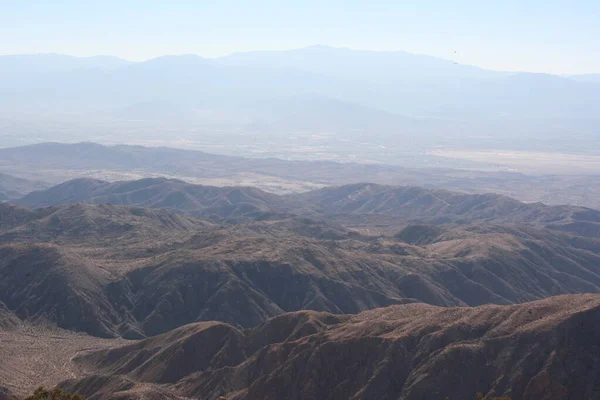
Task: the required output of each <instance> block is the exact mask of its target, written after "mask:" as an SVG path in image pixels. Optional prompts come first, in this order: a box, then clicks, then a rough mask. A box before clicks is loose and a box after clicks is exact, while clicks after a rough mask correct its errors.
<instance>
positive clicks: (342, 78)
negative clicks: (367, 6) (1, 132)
mask: <svg viewBox="0 0 600 400" xmlns="http://www.w3.org/2000/svg"><path fill="white" fill-rule="evenodd" d="M0 74H2V76H5V77H10V79H3V81H2V83H1V84H0V104H2V106H3V107H4V108H5V109H6V110H11V109H15V110H16V109H19V110H20V111H26V110H30V111H36V110H37V111H40V110H44V111H53V112H59V113H64V112H69V113H73V112H88V113H90V112H92V113H98V112H99V111H101V110H107V109H114V114H113V116H119V118H139V116H140V113H139V111H138V112H137V113H132V114H129V113H128V112H127V110H130V111H131V107H133V106H135V105H138V106H139V105H140V104H157V102H158V104H163V107H164V108H165V109H167V110H172V112H175V110H177V111H176V113H177V114H180V113H184V112H185V113H188V118H192V119H196V120H198V121H199V120H202V117H201V115H202V113H200V114H198V112H199V111H206V110H212V111H213V112H226V113H231V114H235V115H238V116H239V117H240V118H241V117H242V116H243V117H244V118H242V119H246V118H250V119H251V120H253V121H254V122H264V120H263V119H262V115H261V114H260V113H257V112H256V110H254V109H253V104H256V103H257V102H266V101H271V102H273V104H277V100H276V99H277V98H278V97H281V96H284V97H289V96H292V97H293V96H302V95H305V94H314V95H319V96H323V97H326V98H330V99H335V100H339V101H343V102H349V103H354V104H355V106H354V107H358V106H363V107H367V108H377V109H380V110H384V111H387V112H390V113H394V114H399V115H406V116H412V117H414V116H429V117H444V118H451V119H456V118H461V119H465V118H466V119H470V118H497V117H507V116H508V117H513V118H517V117H518V118H534V117H535V118H546V117H548V116H552V117H554V118H556V117H570V118H571V117H578V118H579V117H581V118H583V117H585V118H597V115H596V113H595V109H594V107H593V104H597V103H598V100H599V96H600V94H599V93H600V90H599V88H598V82H597V79H596V78H595V77H594V76H593V75H587V76H575V77H558V76H551V75H544V74H531V73H519V72H515V73H507V72H495V71H487V70H484V69H481V68H477V67H472V66H466V65H459V64H456V63H455V62H454V61H451V60H442V59H438V58H434V57H429V56H421V55H414V54H409V53H404V52H375V51H356V50H350V49H339V48H332V47H327V46H314V47H309V48H305V49H299V50H290V51H274V52H250V53H237V54H232V55H230V56H227V57H223V58H219V59H204V58H201V57H199V56H195V55H185V56H164V57H159V58H156V59H152V60H148V61H145V62H135V63H134V62H128V61H125V60H121V59H118V58H114V57H89V58H78V57H69V56H63V55H52V54H46V55H25V56H2V57H0ZM299 99H302V97H300V98H299ZM296 101H301V100H296ZM322 111H323V112H325V113H327V108H324V109H323V110H322ZM357 111H359V110H358V109H357ZM103 112H105V111H103ZM131 112H132V111H131ZM142 115H143V114H142ZM359 115H360V111H359V112H358V113H356V112H355V113H354V118H358V116H359ZM148 117H149V116H148ZM144 118H146V117H144ZM164 118H167V119H168V118H171V114H167V115H164ZM331 118H335V115H332V116H331ZM399 122H400V121H394V124H393V125H391V126H392V127H399V128H401V127H402V124H401V123H399ZM313 123H314V122H313ZM294 129H298V127H295V128H294ZM319 129H324V128H323V127H319Z"/></svg>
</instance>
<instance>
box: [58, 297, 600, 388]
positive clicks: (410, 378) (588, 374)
mask: <svg viewBox="0 0 600 400" xmlns="http://www.w3.org/2000/svg"><path fill="white" fill-rule="evenodd" d="M599 321H600V297H599V296H598V295H572V296H560V297H553V298H550V299H546V300H541V301H537V302H533V303H525V304H520V305H514V306H494V305H488V306H482V307H476V308H464V307H463V308H439V307H434V306H429V305H424V304H412V305H402V306H392V307H388V308H383V309H377V310H372V311H366V312H363V313H361V314H358V315H355V316H333V315H331V314H326V313H315V312H307V311H304V312H299V313H291V314H285V315H282V316H280V317H276V318H273V319H270V320H268V321H266V322H265V323H264V324H261V325H260V326H258V327H256V328H253V329H249V330H245V331H241V330H238V329H236V328H234V327H232V326H230V325H226V324H222V323H214V322H204V323H197V324H192V325H187V326H184V327H181V328H178V329H176V330H174V331H172V332H169V333H166V334H163V335H160V336H156V337H153V338H149V339H146V340H143V341H141V342H137V343H134V344H130V345H126V346H124V347H120V348H115V349H108V350H100V351H96V352H91V353H88V354H82V355H81V356H80V357H78V358H77V359H76V361H77V363H78V365H79V366H80V367H81V368H82V369H83V370H85V371H86V372H87V373H88V374H92V375H91V376H89V377H87V378H84V379H78V380H69V381H66V382H63V383H62V384H61V386H62V387H64V388H66V389H68V390H71V391H78V392H81V393H83V394H85V395H88V396H91V395H94V394H97V395H98V396H97V397H94V398H97V399H99V400H100V399H108V398H111V399H112V398H120V399H133V398H139V397H137V394H139V391H140V390H141V391H143V390H148V389H149V388H152V387H153V386H152V385H154V387H155V390H160V391H163V392H167V393H171V394H172V395H179V396H186V397H194V398H202V399H232V400H233V399H236V400H242V399H248V400H249V399H281V398H285V399H298V400H299V399H307V398H318V399H332V400H333V399H349V398H352V399H400V400H420V399H436V398H445V397H448V398H457V399H470V398H474V394H475V393H476V392H483V393H486V394H487V397H486V399H491V398H492V396H501V395H507V396H510V397H511V398H512V399H513V400H525V399H556V400H575V399H595V398H597V397H598V396H599V393H600V385H599V382H598V380H597V379H596V377H597V375H598V374H599V373H600V369H599V368H600V366H599V365H600V364H599V361H600V360H599V359H598V357H599V356H598V354H600V348H599V345H598V343H599V338H600V322H599ZM120 382H121V383H120ZM124 382H126V383H128V384H127V385H123V384H122V383H124ZM138 388H139V389H138ZM121 391H126V393H119V392H121ZM115 392H116V393H115ZM112 396H115V397H112Z"/></svg>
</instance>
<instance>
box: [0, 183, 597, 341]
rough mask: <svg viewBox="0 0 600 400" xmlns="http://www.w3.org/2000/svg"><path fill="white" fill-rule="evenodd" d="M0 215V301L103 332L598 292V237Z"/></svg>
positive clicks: (146, 215) (471, 228) (104, 208)
mask: <svg viewBox="0 0 600 400" xmlns="http://www.w3.org/2000/svg"><path fill="white" fill-rule="evenodd" d="M228 190H231V191H232V192H228V193H233V190H234V189H228ZM241 199H242V200H243V199H244V198H243V197H241ZM1 206H2V208H3V210H4V211H3V213H2V215H3V221H6V222H5V223H3V224H0V227H1V228H0V255H1V257H0V278H1V279H0V282H1V283H0V301H2V302H4V303H5V304H6V306H7V307H8V309H10V310H11V311H12V312H14V313H15V314H16V315H17V316H18V317H19V318H21V319H23V320H26V321H35V322H40V321H50V322H52V323H55V324H58V326H60V327H62V328H66V329H71V330H76V331H84V332H87V333H90V334H93V335H98V336H103V337H112V336H119V335H120V336H124V337H127V338H140V337H145V336H148V335H155V334H159V333H163V332H166V331H168V330H171V329H174V328H177V327H179V326H182V325H184V324H188V323H192V322H195V321H209V320H218V321H223V322H226V323H229V324H231V325H233V326H236V327H239V328H248V327H252V326H255V325H257V324H259V323H261V322H263V321H264V320H266V319H268V318H270V317H273V316H277V315H280V314H283V313H286V312H290V311H297V310H303V309H308V310H316V311H326V312H331V313H336V314H348V313H351V314H352V313H357V312H360V311H363V310H366V309H371V308H376V307H383V306H388V305H392V304H402V303H407V302H414V301H424V302H426V303H429V304H434V305H440V306H456V305H461V306H464V305H480V304H486V303H497V304H510V303H519V302H525V301H531V300H536V299H541V298H545V297H549V296H553V295H557V294H568V293H596V292H600V243H599V242H598V241H597V239H595V238H593V237H584V236H574V235H572V234H566V233H564V232H558V231H552V230H549V229H547V228H541V227H536V226H529V225H518V224H513V225H497V224H491V223H473V224H466V223H465V224H461V225H453V224H442V225H435V228H432V229H429V230H428V229H427V228H425V229H423V228H422V226H423V225H419V224H416V225H415V224H411V223H408V222H404V223H403V225H402V226H403V228H402V229H400V227H399V229H398V231H397V232H396V233H397V234H396V235H395V236H372V235H371V236H369V235H362V234H361V233H358V232H356V231H354V230H349V229H348V228H346V227H344V226H343V225H340V224H335V223H330V222H326V221H319V220H315V219H310V218H303V217H293V216H284V215H281V214H277V215H278V216H277V217H276V216H275V215H272V214H271V215H272V218H269V219H266V220H261V221H247V222H244V223H241V224H240V223H237V224H233V225H231V224H229V225H225V226H220V225H213V224H210V223H207V222H204V221H201V220H197V219H195V218H189V217H184V216H181V215H178V214H174V213H172V212H170V211H167V210H164V209H140V208H129V207H122V206H113V205H85V204H75V205H61V206H55V207H47V208H40V209H35V210H28V209H26V208H20V207H17V206H11V205H1ZM365 215H368V214H365Z"/></svg>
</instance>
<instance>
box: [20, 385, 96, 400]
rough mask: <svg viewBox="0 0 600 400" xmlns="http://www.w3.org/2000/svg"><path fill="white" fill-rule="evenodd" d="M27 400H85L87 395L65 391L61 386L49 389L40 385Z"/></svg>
mask: <svg viewBox="0 0 600 400" xmlns="http://www.w3.org/2000/svg"><path fill="white" fill-rule="evenodd" d="M25 400H85V397H83V396H82V395H80V394H73V393H66V392H63V391H62V390H61V389H59V388H54V389H50V390H48V389H44V388H43V387H40V388H37V389H36V391H35V392H34V393H33V394H32V395H31V396H29V397H27V398H26V399H25Z"/></svg>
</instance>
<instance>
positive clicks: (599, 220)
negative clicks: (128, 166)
mask: <svg viewBox="0 0 600 400" xmlns="http://www.w3.org/2000/svg"><path fill="white" fill-rule="evenodd" d="M16 202H17V203H19V204H22V205H25V206H28V207H36V208H37V207H46V206H52V205H59V204H71V203H78V202H82V203H90V204H105V203H110V204H115V205H127V206H136V207H149V208H163V209H169V210H172V211H178V212H184V213H187V214H190V215H195V216H201V217H204V218H212V219H213V220H218V221H226V220H228V221H230V222H239V221H240V220H248V219H264V218H277V216H278V215H279V216H282V215H284V214H287V215H290V214H296V215H301V216H308V217H312V218H319V219H326V220H329V221H330V222H334V223H338V224H341V225H346V226H348V227H355V228H367V229H368V228H375V227H376V228H378V230H379V231H385V232H386V233H388V234H389V233H394V231H395V230H398V229H399V227H402V226H404V224H405V223H406V222H407V221H411V222H425V223H430V224H444V223H446V224H447V223H457V224H466V223H474V222H485V223H494V224H515V223H518V224H529V225H533V226H537V227H541V228H550V229H553V230H558V231H564V232H569V233H573V234H576V235H580V236H586V237H600V211H597V210H593V209H589V208H584V207H575V206H546V205H544V204H541V203H523V202H520V201H517V200H515V199H512V198H509V197H506V196H502V195H497V194H489V193H488V194H479V195H476V194H465V193H458V192H450V191H446V190H436V189H424V188H420V187H411V186H386V185H377V184H371V183H358V184H352V185H344V186H333V187H326V188H323V189H319V190H313V191H309V192H306V193H301V194H290V195H285V196H278V195H275V194H272V193H267V192H265V191H262V190H260V189H256V188H251V187H213V186H203V185H194V184H190V183H186V182H183V181H179V180H174V179H164V178H153V179H141V180H136V181H120V182H114V183H109V182H105V181H100V180H95V179H75V180H71V181H68V182H65V183H63V184H60V185H57V186H54V187H52V188H50V189H47V190H43V191H36V192H33V193H30V194H28V195H26V196H24V197H23V198H21V199H19V200H17V201H16Z"/></svg>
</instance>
